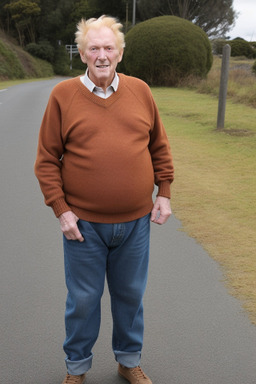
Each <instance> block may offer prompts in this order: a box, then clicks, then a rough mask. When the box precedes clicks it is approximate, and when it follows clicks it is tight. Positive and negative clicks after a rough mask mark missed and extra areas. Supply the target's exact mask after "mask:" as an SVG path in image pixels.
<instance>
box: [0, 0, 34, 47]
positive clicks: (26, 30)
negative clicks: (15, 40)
mask: <svg viewBox="0 0 256 384" xmlns="http://www.w3.org/2000/svg"><path fill="white" fill-rule="evenodd" d="M38 2H39V0H34V1H30V0H16V1H11V2H10V3H9V4H6V5H5V7H4V8H5V9H6V10H7V11H8V12H9V13H10V15H11V19H12V21H13V23H14V26H15V28H16V30H17V32H18V36H19V43H20V45H21V46H23V45H24V40H25V38H26V36H27V39H28V40H29V41H31V42H35V38H36V31H35V20H36V17H37V16H38V15H39V14H40V12H41V9H40V7H39V5H38Z"/></svg>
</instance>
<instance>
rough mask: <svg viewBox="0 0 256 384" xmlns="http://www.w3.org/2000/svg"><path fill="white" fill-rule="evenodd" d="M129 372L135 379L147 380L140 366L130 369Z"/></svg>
mask: <svg viewBox="0 0 256 384" xmlns="http://www.w3.org/2000/svg"><path fill="white" fill-rule="evenodd" d="M130 371H131V373H132V374H133V375H134V376H135V377H136V379H147V377H146V375H145V373H144V372H143V371H142V369H141V367H140V366H138V367H135V368H131V370H130Z"/></svg>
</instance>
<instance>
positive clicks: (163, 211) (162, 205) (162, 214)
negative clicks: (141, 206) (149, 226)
mask: <svg viewBox="0 0 256 384" xmlns="http://www.w3.org/2000/svg"><path fill="white" fill-rule="evenodd" d="M171 214H172V210H171V205H170V199H168V198H167V197H163V196H158V197H157V198H156V201H155V204H154V207H153V209H152V212H151V218H150V220H151V221H152V222H153V223H156V224H160V225H161V224H164V223H166V221H167V220H168V218H169V217H170V216H171Z"/></svg>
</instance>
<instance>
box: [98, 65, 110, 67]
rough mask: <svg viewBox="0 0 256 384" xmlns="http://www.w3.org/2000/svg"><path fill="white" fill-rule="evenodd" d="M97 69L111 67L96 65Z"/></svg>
mask: <svg viewBox="0 0 256 384" xmlns="http://www.w3.org/2000/svg"><path fill="white" fill-rule="evenodd" d="M96 67H97V68H108V67H109V65H96Z"/></svg>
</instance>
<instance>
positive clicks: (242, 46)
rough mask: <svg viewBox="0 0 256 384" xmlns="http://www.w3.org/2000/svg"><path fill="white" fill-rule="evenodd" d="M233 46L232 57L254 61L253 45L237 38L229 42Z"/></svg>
mask: <svg viewBox="0 0 256 384" xmlns="http://www.w3.org/2000/svg"><path fill="white" fill-rule="evenodd" d="M228 44H230V46H231V56H233V57H235V56H245V57H247V58H248V59H252V58H253V57H255V56H254V54H255V52H254V49H253V47H252V46H251V44H250V43H249V42H248V41H246V40H244V39H241V38H237V39H234V40H231V41H229V42H228Z"/></svg>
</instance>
